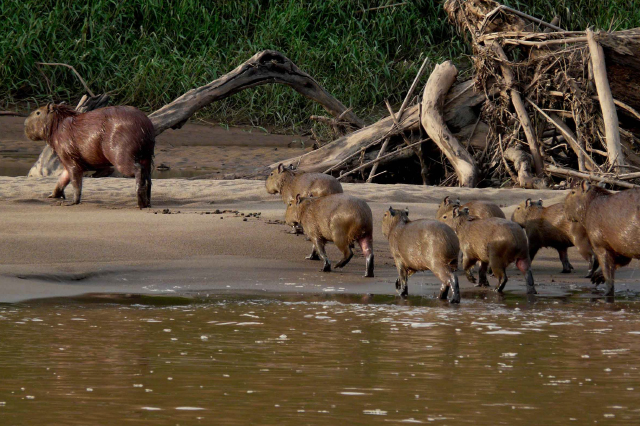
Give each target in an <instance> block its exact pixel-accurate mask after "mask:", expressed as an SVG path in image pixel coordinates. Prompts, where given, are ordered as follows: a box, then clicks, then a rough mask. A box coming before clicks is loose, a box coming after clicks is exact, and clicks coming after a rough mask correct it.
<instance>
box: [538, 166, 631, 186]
mask: <svg viewBox="0 0 640 426" xmlns="http://www.w3.org/2000/svg"><path fill="white" fill-rule="evenodd" d="M544 168H545V170H546V171H547V172H548V173H551V174H552V175H556V176H562V177H569V176H570V177H577V178H580V179H588V180H595V181H596V182H604V183H608V184H610V185H616V186H619V187H621V188H628V189H633V188H640V186H638V185H634V184H632V183H628V182H623V181H621V180H617V179H612V178H608V177H606V176H600V175H597V174H594V173H583V172H577V171H575V170H571V169H565V168H564V167H558V166H554V165H553V164H545V166H544Z"/></svg>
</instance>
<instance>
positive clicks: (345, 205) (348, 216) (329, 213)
mask: <svg viewBox="0 0 640 426" xmlns="http://www.w3.org/2000/svg"><path fill="white" fill-rule="evenodd" d="M286 222H287V224H288V225H291V226H296V225H302V228H303V229H304V233H305V235H306V236H307V237H309V239H310V240H311V242H312V243H313V249H312V251H311V255H310V256H309V257H307V259H311V260H316V259H318V256H320V258H321V259H322V260H323V261H324V265H323V267H322V272H330V271H331V263H330V262H329V259H328V257H327V253H326V252H325V244H326V243H327V242H328V241H333V243H334V244H335V245H336V247H338V249H339V250H340V251H341V252H342V255H343V258H342V260H340V262H338V264H336V268H342V267H344V266H345V265H346V264H347V263H349V261H350V260H351V258H352V257H353V250H352V248H353V245H354V243H355V242H357V243H358V244H359V245H360V248H361V249H362V253H363V254H364V256H365V258H366V272H365V275H364V276H365V277H373V216H372V214H371V209H370V208H369V205H368V204H367V203H366V202H365V201H363V200H361V199H359V198H356V197H352V196H350V195H346V194H331V195H327V196H325V197H300V196H299V195H297V196H296V198H295V199H294V200H292V201H290V202H289V204H288V206H287V213H286Z"/></svg>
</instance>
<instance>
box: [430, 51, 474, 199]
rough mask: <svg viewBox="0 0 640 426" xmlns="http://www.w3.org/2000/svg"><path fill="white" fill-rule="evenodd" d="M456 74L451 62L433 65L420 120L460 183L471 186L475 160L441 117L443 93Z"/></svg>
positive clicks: (456, 71)
mask: <svg viewBox="0 0 640 426" xmlns="http://www.w3.org/2000/svg"><path fill="white" fill-rule="evenodd" d="M457 76H458V70H457V69H456V67H455V66H454V65H453V63H452V62H451V61H446V62H443V63H442V64H438V65H436V67H435V69H434V70H433V72H432V73H431V75H430V76H429V80H428V81H427V85H426V86H425V88H424V94H423V96H422V117H420V121H421V123H422V126H423V127H424V129H425V131H426V132H427V135H429V137H430V138H431V139H432V140H433V141H434V142H435V143H436V145H438V147H439V148H440V150H441V151H442V152H443V153H444V155H445V156H446V157H447V159H448V160H449V162H450V163H451V164H452V165H453V168H454V170H455V172H456V175H457V176H458V181H459V182H460V185H462V186H467V187H475V186H476V184H477V182H478V168H477V166H476V162H475V160H474V159H473V157H472V156H471V155H470V154H469V152H468V151H467V150H465V149H464V147H463V146H462V145H460V143H459V142H458V140H457V139H456V138H455V136H453V134H452V133H451V131H450V130H449V129H448V127H447V125H446V123H445V121H444V118H443V106H444V102H445V96H446V94H447V92H448V91H449V88H450V87H451V85H452V84H453V83H454V81H455V80H456V78H457Z"/></svg>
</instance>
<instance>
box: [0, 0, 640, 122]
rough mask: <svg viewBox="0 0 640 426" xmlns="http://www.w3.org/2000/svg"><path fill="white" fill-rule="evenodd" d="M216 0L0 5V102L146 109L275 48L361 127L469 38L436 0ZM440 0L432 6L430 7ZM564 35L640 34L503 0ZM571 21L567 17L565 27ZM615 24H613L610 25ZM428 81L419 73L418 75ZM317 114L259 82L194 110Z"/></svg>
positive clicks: (284, 116)
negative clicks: (96, 96)
mask: <svg viewBox="0 0 640 426" xmlns="http://www.w3.org/2000/svg"><path fill="white" fill-rule="evenodd" d="M211 3H212V2H202V1H196V0H183V1H175V2H166V1H157V0H155V1H154V0H151V1H149V0H131V1H123V2H113V1H107V0H97V1H94V2H86V3H85V2H77V1H70V0H66V1H37V0H19V1H16V0H5V1H3V2H0V22H3V25H0V58H2V61H1V62H0V105H1V106H2V107H5V108H7V107H11V105H12V104H15V103H22V104H23V105H27V104H25V102H28V105H30V106H34V105H35V104H36V103H38V102H47V101H50V100H55V101H69V102H73V101H74V100H75V99H77V98H78V97H79V96H80V95H81V94H82V93H83V88H82V86H81V85H80V84H79V82H78V81H77V79H76V78H75V77H74V76H73V75H72V74H71V72H69V71H68V70H66V69H63V68H50V67H38V66H37V65H36V64H35V63H36V62H39V61H43V62H64V63H68V64H71V65H73V66H75V67H76V68H77V69H78V71H79V72H80V74H81V75H82V76H83V77H84V78H85V79H86V80H87V82H88V84H89V86H90V87H91V88H92V90H93V91H94V92H96V93H103V92H110V93H112V96H113V98H114V102H115V103H120V104H131V105H136V106H138V107H140V108H141V109H143V110H145V111H152V110H155V109H157V108H158V107H160V106H162V105H163V104H165V103H167V102H169V101H171V100H172V99H174V98H175V97H177V96H179V95H181V94H182V93H184V92H186V91H187V90H189V89H191V88H193V87H196V86H200V85H202V84H205V83H207V82H209V81H211V80H213V79H215V78H218V77H219V76H221V75H222V74H224V73H226V72H228V71H230V70H231V69H233V68H235V67H236V66H237V65H239V64H240V63H242V62H243V61H245V60H246V59H248V58H249V57H250V56H252V55H253V54H254V53H255V52H257V51H260V50H263V49H275V50H279V51H281V52H282V53H284V54H285V55H287V56H288V57H289V58H290V59H291V60H292V61H293V62H295V63H296V64H297V65H298V66H299V67H300V68H301V69H303V70H305V71H307V72H308V73H309V74H311V75H312V76H313V77H314V78H316V79H317V80H318V81H319V82H320V84H322V85H323V86H324V87H326V88H327V89H328V90H329V91H330V92H331V93H332V94H334V95H335V96H336V97H337V98H338V99H340V100H341V101H342V102H343V103H345V104H346V105H349V106H352V107H353V108H354V111H355V112H356V113H357V114H358V115H360V116H362V117H363V118H365V119H366V120H368V121H372V120H373V119H375V118H376V117H375V116H376V111H379V108H380V106H381V105H382V104H383V101H384V99H385V98H388V99H390V101H391V102H392V103H399V102H401V101H402V98H403V96H404V94H405V93H406V91H407V89H408V87H409V85H410V84H411V81H412V79H413V77H414V75H415V73H416V72H417V69H418V68H419V66H420V64H421V62H422V60H423V59H424V58H425V57H429V58H430V59H431V65H432V66H433V64H435V63H437V62H439V61H442V60H444V59H454V60H455V61H458V62H461V63H464V61H463V58H464V55H465V54H468V53H469V52H468V47H467V46H466V44H465V42H464V40H463V39H462V38H461V37H460V36H459V35H458V34H457V33H456V32H455V30H454V28H452V27H451V26H450V25H449V23H448V22H447V21H446V16H445V14H444V12H443V10H442V8H441V5H440V4H439V2H438V3H436V2H433V1H431V0H415V1H410V2H407V4H405V5H402V6H398V7H393V8H388V9H382V10H377V11H364V12H363V10H365V9H368V8H372V7H376V6H380V5H383V4H391V3H395V1H388V2H385V1H350V0H327V1H295V0H291V1H266V0H261V1H258V0H251V1H245V2H235V1H218V2H215V6H211ZM434 3H435V4H434ZM505 3H507V4H510V5H512V6H514V7H516V8H518V9H520V10H522V11H525V12H528V13H531V14H533V15H536V16H541V17H542V18H545V19H548V20H550V19H551V18H552V17H553V16H554V15H555V14H559V15H560V16H562V18H563V23H562V25H563V26H564V27H566V28H568V29H584V28H585V27H586V26H587V25H595V26H596V27H599V28H607V29H608V28H609V26H610V25H613V28H614V29H621V28H630V27H634V26H640V16H639V15H640V12H639V11H638V10H636V9H637V7H636V6H634V4H635V3H636V2H634V1H622V0H611V1H608V2H602V1H599V0H598V1H596V0H572V1H560V0H533V1H528V2H517V1H516V2H513V1H512V2H505ZM567 18H568V19H567ZM612 20H613V24H612ZM425 81H426V77H425ZM317 113H322V110H321V109H320V108H319V107H318V106H317V105H315V104H313V103H312V102H310V101H307V100H306V99H305V98H303V97H302V96H300V95H298V94H297V93H296V92H294V91H292V90H291V89H289V88H286V87H281V86H275V85H270V86H263V87H260V88H256V89H251V90H247V91H244V92H242V93H240V94H238V95H235V96H233V97H231V98H229V99H226V100H224V101H221V102H217V103H215V104H214V105H213V106H212V107H210V108H207V109H206V110H204V111H202V113H201V114H200V116H201V117H207V118H208V119H210V120H212V121H215V122H224V123H229V124H242V123H250V124H253V125H260V126H275V127H279V128H292V127H296V126H298V125H300V124H303V123H308V120H307V119H308V117H309V115H311V114H317Z"/></svg>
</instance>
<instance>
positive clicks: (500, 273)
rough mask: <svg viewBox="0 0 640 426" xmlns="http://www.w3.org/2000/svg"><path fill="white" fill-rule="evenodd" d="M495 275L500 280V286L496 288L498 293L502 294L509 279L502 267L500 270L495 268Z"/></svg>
mask: <svg viewBox="0 0 640 426" xmlns="http://www.w3.org/2000/svg"><path fill="white" fill-rule="evenodd" d="M493 273H494V274H495V276H496V277H497V278H498V286H497V287H496V291H497V292H498V293H502V291H503V290H504V286H505V285H507V281H509V278H508V277H507V273H506V271H505V270H504V269H503V268H501V267H500V268H497V267H494V268H493Z"/></svg>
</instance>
